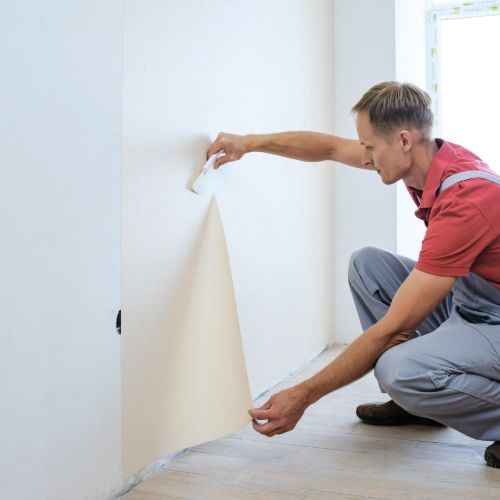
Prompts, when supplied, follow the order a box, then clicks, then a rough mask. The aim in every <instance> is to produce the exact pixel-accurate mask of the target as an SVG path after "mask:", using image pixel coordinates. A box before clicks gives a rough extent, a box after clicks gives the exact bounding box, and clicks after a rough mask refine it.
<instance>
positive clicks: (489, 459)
mask: <svg viewBox="0 0 500 500" xmlns="http://www.w3.org/2000/svg"><path fill="white" fill-rule="evenodd" d="M484 460H485V461H486V463H487V464H488V465H489V466H490V467H495V468H496V469H500V459H498V458H497V456H496V455H493V454H492V453H487V452H486V453H485V454H484Z"/></svg>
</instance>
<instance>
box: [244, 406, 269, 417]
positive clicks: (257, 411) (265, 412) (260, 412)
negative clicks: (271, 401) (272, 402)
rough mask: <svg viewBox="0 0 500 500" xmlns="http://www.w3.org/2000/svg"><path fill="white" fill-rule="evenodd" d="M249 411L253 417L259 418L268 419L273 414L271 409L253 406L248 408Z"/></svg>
mask: <svg viewBox="0 0 500 500" xmlns="http://www.w3.org/2000/svg"><path fill="white" fill-rule="evenodd" d="M248 413H249V414H250V416H251V417H252V418H253V419H257V420H268V419H269V417H270V416H271V410H270V409H262V408H252V409H251V410H248Z"/></svg>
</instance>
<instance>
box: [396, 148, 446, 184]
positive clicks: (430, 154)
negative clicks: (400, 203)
mask: <svg viewBox="0 0 500 500" xmlns="http://www.w3.org/2000/svg"><path fill="white" fill-rule="evenodd" d="M438 151H439V147H438V145H437V143H436V141H435V140H434V139H431V140H429V141H425V142H422V143H420V144H418V145H417V146H416V148H415V152H414V158H413V165H412V168H411V173H410V175H409V176H408V177H406V178H405V179H404V183H405V184H406V186H408V187H414V188H416V189H420V191H423V190H424V186H425V180H426V179H427V174H428V173H429V168H430V166H431V162H432V159H433V158H434V156H436V153H437V152H438Z"/></svg>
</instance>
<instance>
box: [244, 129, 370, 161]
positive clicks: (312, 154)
mask: <svg viewBox="0 0 500 500" xmlns="http://www.w3.org/2000/svg"><path fill="white" fill-rule="evenodd" d="M245 139H246V141H245V142H246V147H245V149H246V152H261V153H270V154H275V155H279V156H285V157H287V158H293V159H295V160H302V161H311V162H316V161H323V160H333V161H339V162H341V163H346V164H348V165H352V166H356V167H361V166H362V165H361V159H362V150H361V145H360V144H359V143H358V141H354V140H351V139H344V138H341V137H337V136H334V135H328V134H321V133H319V132H281V133H276V134H265V135H256V134H251V135H247V136H245Z"/></svg>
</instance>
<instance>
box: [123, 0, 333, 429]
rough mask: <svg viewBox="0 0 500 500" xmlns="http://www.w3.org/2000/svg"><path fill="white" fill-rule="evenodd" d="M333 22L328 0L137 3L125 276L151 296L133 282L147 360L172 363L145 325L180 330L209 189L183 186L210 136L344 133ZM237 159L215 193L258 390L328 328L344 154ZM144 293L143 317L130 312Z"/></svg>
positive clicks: (130, 331)
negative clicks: (334, 161) (337, 174)
mask: <svg viewBox="0 0 500 500" xmlns="http://www.w3.org/2000/svg"><path fill="white" fill-rule="evenodd" d="M332 25H333V19H332V3H331V1H330V0H322V1H318V2H316V3H315V8H314V9H311V4H310V2H309V1H308V0H275V1H272V2H269V1H266V0H260V1H255V2H247V1H244V0H240V1H234V2H226V1H223V0H218V1H212V2H205V1H201V0H199V1H190V2H184V1H181V0H177V1H169V2H161V1H150V2H142V1H139V0H135V1H128V2H126V9H125V41H124V44H125V45H124V54H125V66H124V78H125V86H124V180H125V184H124V214H123V215H124V226H123V231H124V246H123V248H124V253H123V286H124V288H123V289H124V290H127V289H132V288H135V290H136V291H137V290H141V296H142V297H143V300H133V301H132V300H130V297H129V296H128V295H127V294H126V293H124V302H123V305H124V335H130V336H132V335H135V336H137V337H136V338H137V339H138V342H137V348H136V349H134V350H133V352H130V356H131V357H133V358H134V359H135V360H138V359H148V360H149V362H150V365H149V369H150V373H151V370H152V371H154V372H155V373H156V374H157V375H158V376H159V375H160V374H161V373H163V370H164V367H162V364H161V353H158V352H157V351H156V352H155V345H154V343H153V344H152V343H149V342H147V341H144V342H142V343H141V341H140V340H139V339H140V335H141V332H145V331H147V332H148V335H152V336H153V338H154V336H155V335H162V336H169V337H170V338H171V339H172V342H174V340H175V338H176V336H177V335H178V331H179V318H178V317H176V315H177V312H178V311H179V297H181V296H182V293H183V290H184V287H185V286H186V279H185V277H186V272H187V270H188V269H189V266H190V265H191V261H192V256H193V254H194V252H195V250H196V248H197V246H196V245H197V239H198V237H199V233H200V229H201V227H202V223H203V220H204V219H205V217H206V213H207V209H208V205H209V202H210V197H201V196H198V195H195V194H193V193H192V192H191V191H189V189H188V186H189V183H190V181H191V180H192V179H193V176H194V175H195V174H196V173H198V172H199V170H200V167H201V165H202V164H203V163H204V161H205V153H206V150H207V148H208V146H209V144H210V141H211V140H213V139H214V138H215V136H216V134H217V132H218V131H220V130H224V131H227V132H234V133H252V132H255V133H265V132H272V131H283V130H320V131H323V132H333V125H334V119H333V116H334V106H333V100H334V93H333V44H332V42H333V39H332ZM229 174H230V179H229V187H228V188H227V189H226V190H225V191H223V192H221V194H220V196H219V197H218V199H219V205H220V209H221V213H222V219H223V221H224V227H225V232H226V238H227V242H228V247H229V254H230V259H231V266H232V272H233V279H234V285H235V294H236V300H237V305H238V312H239V319H240V324H241V330H242V337H243V343H244V348H245V356H246V361H247V366H248V373H249V378H250V383H251V387H252V391H253V393H254V394H255V393H257V392H258V391H259V389H261V388H262V387H264V386H266V385H268V384H269V383H270V382H271V381H273V380H274V379H276V378H277V377H279V376H281V375H283V374H285V373H286V372H288V371H289V370H290V369H292V368H293V367H294V366H295V365H296V364H298V363H300V362H301V361H302V360H304V359H305V358H307V357H308V356H310V355H311V354H313V353H315V352H317V351H319V350H320V349H322V348H323V347H324V346H325V345H326V344H327V343H329V342H332V341H333V302H334V299H333V284H334V274H333V259H334V246H335V242H334V239H333V236H334V234H333V227H334V202H333V200H334V167H333V166H332V165H331V164H326V163H325V164H305V163H300V162H295V161H292V160H288V159H284V158H278V157H271V156H269V155H259V154H253V155H248V156H247V157H245V158H244V159H243V160H241V161H240V162H239V163H238V164H235V165H233V166H232V168H231V170H230V172H229ZM137 276H141V278H140V279H137V280H136V281H133V280H134V277H137ZM138 308H140V309H141V316H142V317H146V318H149V320H148V322H147V324H142V326H141V327H140V328H139V326H138V325H136V324H134V323H133V322H127V319H126V317H127V316H126V314H128V315H129V316H128V317H129V318H132V317H134V316H136V317H137V314H136V313H138ZM127 311H128V313H127ZM134 311H135V312H134ZM144 338H146V337H144ZM147 338H150V337H147ZM125 356H126V359H132V358H131V357H129V358H127V356H128V354H127V353H126V354H125ZM155 363H156V364H155ZM127 383H130V384H134V387H135V388H136V390H137V394H143V391H142V388H144V387H151V386H152V385H153V384H155V387H157V390H158V391H162V390H163V391H164V390H166V388H167V387H168V384H169V380H168V379H166V380H165V379H164V380H162V381H161V383H159V382H158V381H157V380H155V379H152V378H151V377H145V376H143V375H141V374H140V373H137V374H136V373H135V372H132V373H128V374H127ZM162 384H163V385H162ZM153 392H154V391H153ZM148 393H149V394H151V389H149V391H148ZM151 404H156V403H154V401H153V402H151ZM134 425H144V426H146V425H149V422H146V421H141V417H140V416H139V415H138V416H137V419H136V422H135V424H134ZM151 425H156V424H154V423H153V424H151Z"/></svg>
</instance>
